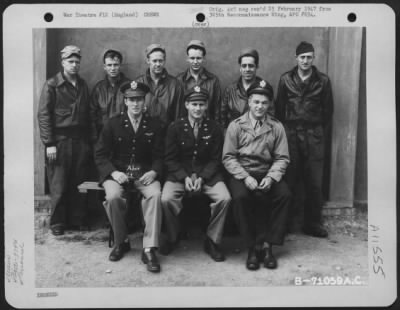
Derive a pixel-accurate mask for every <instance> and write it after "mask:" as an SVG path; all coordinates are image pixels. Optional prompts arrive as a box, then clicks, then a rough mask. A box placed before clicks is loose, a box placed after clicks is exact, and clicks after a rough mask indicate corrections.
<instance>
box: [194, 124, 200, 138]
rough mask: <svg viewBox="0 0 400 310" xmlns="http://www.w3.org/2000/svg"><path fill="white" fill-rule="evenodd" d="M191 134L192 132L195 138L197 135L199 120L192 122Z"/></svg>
mask: <svg viewBox="0 0 400 310" xmlns="http://www.w3.org/2000/svg"><path fill="white" fill-rule="evenodd" d="M193 134H194V137H195V138H196V139H197V136H198V135H199V122H194V125H193Z"/></svg>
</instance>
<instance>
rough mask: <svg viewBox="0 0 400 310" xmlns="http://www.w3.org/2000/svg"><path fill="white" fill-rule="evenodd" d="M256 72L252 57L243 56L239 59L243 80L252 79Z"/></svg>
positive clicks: (254, 61)
mask: <svg viewBox="0 0 400 310" xmlns="http://www.w3.org/2000/svg"><path fill="white" fill-rule="evenodd" d="M256 73H257V65H256V60H255V59H254V57H251V56H243V57H242V59H241V61H240V74H241V75H242V79H243V80H245V81H252V80H254V79H255V77H256Z"/></svg>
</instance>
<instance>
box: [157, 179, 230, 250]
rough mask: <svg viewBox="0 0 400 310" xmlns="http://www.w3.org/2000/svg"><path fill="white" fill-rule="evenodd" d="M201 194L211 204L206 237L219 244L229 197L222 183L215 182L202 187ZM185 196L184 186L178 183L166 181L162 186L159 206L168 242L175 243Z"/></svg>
mask: <svg viewBox="0 0 400 310" xmlns="http://www.w3.org/2000/svg"><path fill="white" fill-rule="evenodd" d="M202 192H203V193H204V194H205V195H206V196H208V197H209V198H210V199H211V200H212V202H211V204H210V208H211V216H210V219H209V222H208V226H207V232H206V234H207V236H208V237H209V238H210V239H211V240H212V241H213V242H214V243H216V244H219V243H221V240H222V235H223V232H224V224H225V219H226V215H227V212H228V207H229V204H230V201H231V195H230V194H229V191H228V189H227V187H226V185H225V183H224V182H217V183H216V184H215V185H213V186H208V185H203V188H202ZM184 194H185V185H184V184H183V183H180V182H171V181H167V182H166V183H165V184H164V187H163V191H162V195H161V204H162V209H163V222H164V226H165V230H166V237H167V239H168V241H169V242H173V243H174V242H176V241H177V238H178V234H179V231H180V227H179V217H178V216H179V213H180V212H181V210H182V209H183V204H182V198H183V196H184Z"/></svg>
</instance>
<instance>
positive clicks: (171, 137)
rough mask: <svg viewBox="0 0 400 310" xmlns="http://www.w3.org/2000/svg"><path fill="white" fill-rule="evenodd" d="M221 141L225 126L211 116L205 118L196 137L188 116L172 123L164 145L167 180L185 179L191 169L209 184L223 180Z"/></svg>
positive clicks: (190, 172) (178, 180)
mask: <svg viewBox="0 0 400 310" xmlns="http://www.w3.org/2000/svg"><path fill="white" fill-rule="evenodd" d="M222 144H223V132H222V127H221V126H220V125H219V124H218V123H217V122H216V121H213V120H210V119H209V118H204V119H203V121H202V124H201V127H200V128H199V133H198V136H197V139H195V137H194V134H193V129H192V127H191V125H190V122H189V119H188V118H187V117H184V118H181V119H179V120H177V121H175V122H173V123H171V124H170V126H169V128H168V132H167V138H166V147H165V165H166V167H167V181H172V182H184V180H185V178H186V177H190V176H191V175H192V173H196V174H197V176H198V177H201V178H202V179H203V180H204V183H205V184H207V185H209V186H213V185H215V184H216V183H217V182H219V181H223V177H222V174H221V152H222Z"/></svg>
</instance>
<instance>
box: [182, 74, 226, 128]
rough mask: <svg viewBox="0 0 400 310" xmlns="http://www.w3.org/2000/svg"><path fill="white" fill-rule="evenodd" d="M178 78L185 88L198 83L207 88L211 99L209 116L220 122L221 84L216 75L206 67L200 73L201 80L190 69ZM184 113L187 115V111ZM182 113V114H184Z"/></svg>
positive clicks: (209, 100) (208, 110)
mask: <svg viewBox="0 0 400 310" xmlns="http://www.w3.org/2000/svg"><path fill="white" fill-rule="evenodd" d="M176 78H177V79H178V80H179V81H180V82H181V83H182V84H183V86H184V90H185V91H187V90H188V89H191V88H192V87H194V86H196V85H198V86H200V87H202V88H205V89H207V91H208V95H209V99H208V108H207V116H208V117H209V118H211V119H213V120H215V121H217V122H219V123H221V120H220V112H221V111H220V110H221V84H220V82H219V79H218V77H217V76H216V75H214V74H212V73H211V72H209V71H207V70H206V69H205V68H203V69H202V71H201V72H200V74H199V80H198V81H196V80H195V79H194V78H193V76H192V75H191V73H190V69H187V70H186V71H184V72H182V73H180V74H178V75H177V76H176ZM183 115H185V116H186V115H187V112H186V111H185V112H184V113H183ZM183 115H182V116H183Z"/></svg>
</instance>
